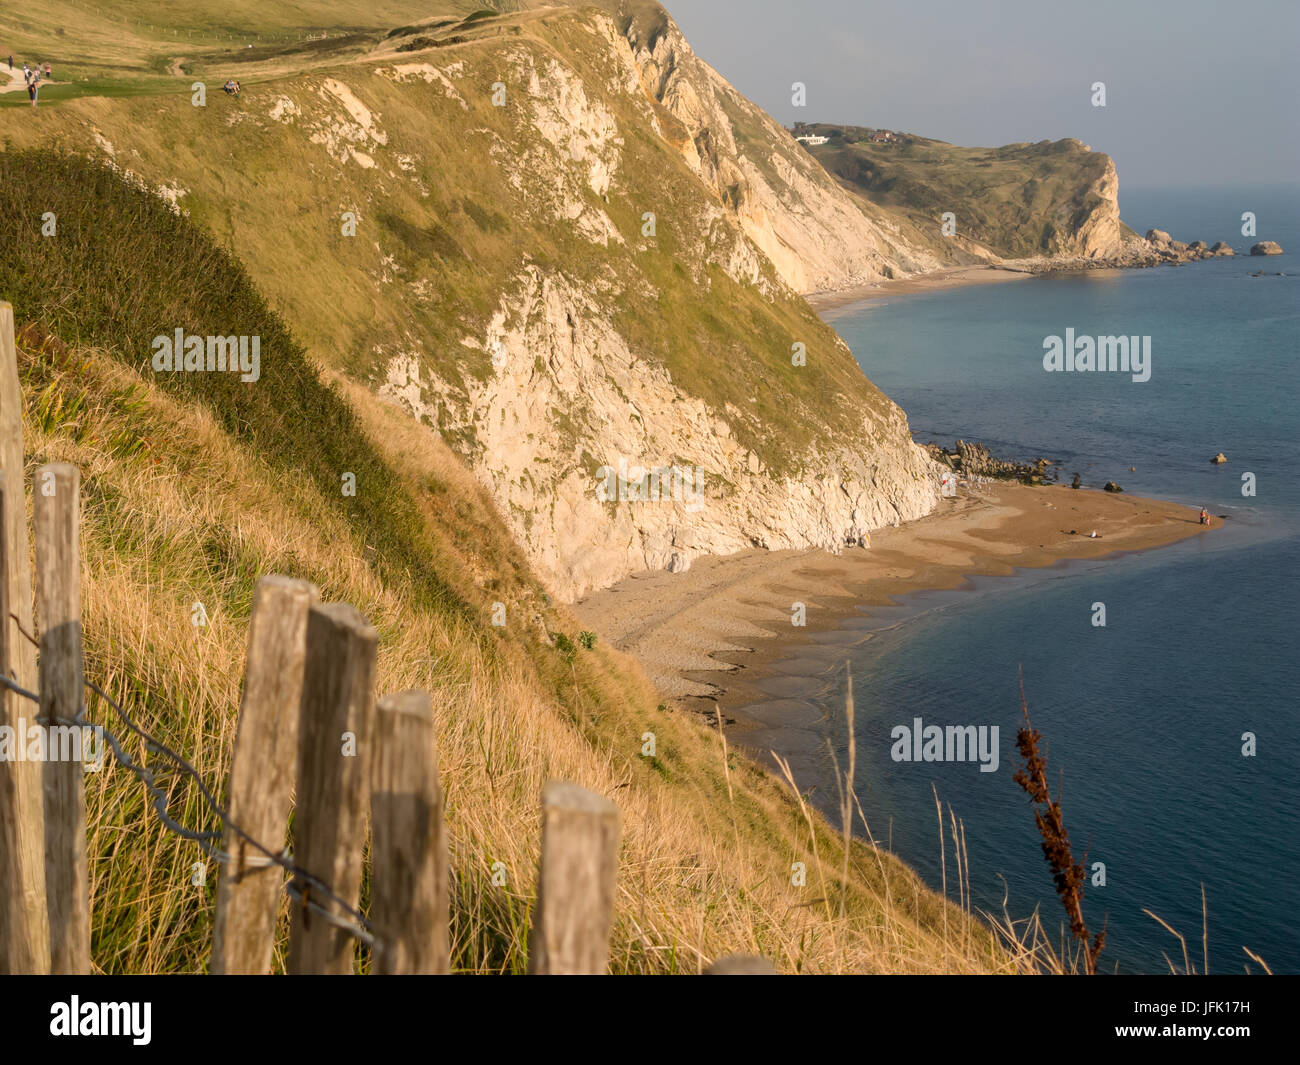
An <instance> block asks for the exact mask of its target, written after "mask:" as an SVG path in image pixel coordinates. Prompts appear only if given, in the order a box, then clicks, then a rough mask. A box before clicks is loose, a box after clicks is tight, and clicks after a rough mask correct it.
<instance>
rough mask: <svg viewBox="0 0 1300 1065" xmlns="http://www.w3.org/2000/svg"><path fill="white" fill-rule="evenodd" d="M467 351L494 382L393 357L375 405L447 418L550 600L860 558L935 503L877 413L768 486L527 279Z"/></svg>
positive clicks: (648, 373)
mask: <svg viewBox="0 0 1300 1065" xmlns="http://www.w3.org/2000/svg"><path fill="white" fill-rule="evenodd" d="M482 347H483V349H484V350H482V351H480V350H476V348H477V345H476V343H475V342H473V341H470V342H467V343H466V359H467V361H469V360H482V359H484V358H487V357H489V356H494V357H495V359H494V361H495V363H496V368H495V369H494V372H493V374H492V375H491V376H489V377H488V378H486V379H483V380H478V379H474V378H472V377H470V376H469V375H466V378H465V379H466V381H467V382H468V384H467V386H466V391H465V392H464V393H460V394H458V393H456V392H454V391H453V390H452V389H451V387H450V386H448V385H446V384H444V383H442V382H440V381H437V380H429V381H421V380H420V377H419V368H418V360H413V359H411V358H410V357H409V356H404V355H399V356H396V357H394V358H393V360H392V361H391V362H390V364H389V367H388V375H387V380H386V382H385V383H384V384H383V385H382V386H381V389H380V391H381V393H383V394H386V395H389V396H392V397H394V398H397V399H400V400H401V401H402V402H404V403H405V404H406V405H408V406H410V407H411V409H412V410H413V411H414V412H415V413H416V414H417V415H422V416H426V417H430V418H433V417H435V411H436V409H438V408H441V409H442V410H443V412H444V414H445V412H447V411H449V410H455V411H457V412H458V414H457V415H456V421H455V422H454V427H455V428H456V429H468V430H470V432H471V433H472V435H473V436H474V437H475V438H476V439H477V440H478V444H479V446H478V448H477V450H476V452H475V454H474V455H473V456H472V457H471V462H472V465H473V467H474V469H475V471H476V472H477V474H478V476H479V477H480V479H482V480H483V481H484V482H485V483H486V484H487V485H488V487H489V488H490V489H491V491H492V492H493V494H494V496H495V498H496V499H497V501H498V504H499V505H500V507H501V509H502V511H503V513H504V516H505V517H506V519H507V521H508V522H509V524H510V525H511V527H512V529H513V531H514V533H515V535H516V536H517V537H518V539H519V541H520V542H521V543H522V544H523V545H524V546H525V547H526V549H527V551H528V554H529V556H530V558H531V559H532V561H533V563H534V564H535V565H536V566H537V568H538V570H539V571H540V573H541V575H542V577H543V579H544V580H545V581H546V582H547V584H548V586H549V587H551V589H552V590H553V591H554V592H555V594H556V595H557V596H559V597H560V598H563V599H565V600H570V601H571V600H573V599H576V598H580V597H581V596H582V595H584V594H586V593H587V592H589V591H592V590H594V589H598V588H603V587H606V586H608V585H610V584H612V583H614V582H615V581H617V580H619V579H620V578H622V577H624V576H626V575H628V574H629V573H634V572H637V571H640V570H645V569H669V570H681V569H685V568H687V567H688V566H689V565H690V563H691V560H692V559H693V558H695V557H697V556H698V555H701V554H728V553H731V552H734V551H738V550H742V549H744V548H748V547H766V548H772V549H781V548H809V547H816V548H825V549H827V550H831V551H839V550H841V549H843V548H844V547H846V546H860V545H865V544H867V543H868V542H869V533H870V530H872V529H874V528H879V527H880V526H882V525H886V524H891V523H893V522H895V521H907V520H911V519H913V518H917V517H921V516H922V515H924V514H926V513H927V512H928V511H929V510H930V509H932V508H933V507H934V505H935V503H936V502H937V479H936V476H935V473H934V469H933V467H932V465H931V463H930V460H929V459H928V458H927V457H926V456H925V454H924V453H923V452H922V450H921V449H920V448H918V447H916V446H915V445H914V444H912V442H911V439H910V437H909V434H908V432H907V426H906V421H905V419H904V417H903V415H902V413H901V411H898V409H897V408H896V407H892V405H891V406H890V407H889V408H888V412H887V414H886V415H885V417H884V420H883V421H882V422H881V423H880V424H868V423H864V425H863V432H862V437H861V439H860V440H858V441H853V442H848V441H846V442H845V446H843V447H840V448H835V449H830V450H828V451H827V452H826V453H822V452H821V451H820V450H817V451H814V452H813V453H811V454H809V455H808V456H807V461H806V469H805V471H804V472H803V473H802V474H800V475H799V476H794V477H786V476H783V477H772V476H770V475H769V474H768V472H767V471H766V470H764V469H763V468H762V464H761V463H760V461H759V460H758V456H757V455H755V454H753V453H752V452H751V451H749V450H748V449H747V448H745V447H743V446H742V445H741V444H739V443H738V442H737V441H736V440H735V439H734V438H733V436H732V432H731V428H730V426H729V425H728V421H727V418H726V417H725V416H721V415H719V414H718V413H717V412H715V411H712V410H711V409H710V408H709V406H708V405H707V404H706V403H705V402H703V401H702V400H700V399H698V398H694V397H692V396H689V395H686V394H685V393H684V392H682V391H681V390H680V389H679V388H677V387H676V386H675V385H674V383H673V381H672V380H671V379H670V377H669V375H668V374H667V372H666V371H665V370H664V369H663V368H662V367H658V366H652V365H649V364H647V363H645V362H643V361H641V360H639V359H638V358H637V357H636V355H635V354H634V353H633V352H632V351H631V350H630V349H629V348H628V346H627V344H626V343H625V342H624V341H623V339H622V338H621V337H620V336H619V335H618V334H617V333H616V332H614V331H613V330H612V329H611V328H610V327H609V325H608V324H607V323H606V322H605V320H604V316H603V314H602V313H601V306H600V303H599V301H598V299H597V298H595V297H594V296H593V295H592V294H589V293H584V292H582V291H579V290H578V289H577V288H576V287H574V286H573V285H572V284H570V283H569V282H567V281H565V280H564V279H563V278H562V277H558V276H553V275H549V274H547V273H545V272H543V271H542V270H540V269H538V268H535V267H534V268H530V269H529V270H527V271H526V272H525V273H524V274H523V275H522V276H520V277H519V278H518V279H517V282H516V285H515V287H514V288H513V290H512V291H511V292H510V293H509V294H508V295H507V296H506V297H505V298H503V300H502V303H501V306H500V308H499V310H498V312H497V314H496V315H495V316H494V317H493V319H492V323H491V326H490V328H489V330H488V336H487V337H486V338H485V341H484V342H483V345H482ZM774 431H778V430H776V429H774ZM873 438H874V439H873ZM651 474H655V476H654V477H653V478H652V477H651V476H650V475H651ZM674 478H675V479H674ZM647 496H648V497H650V498H645V497H647Z"/></svg>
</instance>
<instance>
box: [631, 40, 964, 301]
mask: <svg viewBox="0 0 1300 1065" xmlns="http://www.w3.org/2000/svg"><path fill="white" fill-rule="evenodd" d="M628 36H629V43H630V45H631V47H632V49H633V56H634V58H635V61H636V63H637V66H638V67H639V68H640V70H641V73H642V80H643V84H644V85H645V88H646V91H647V92H648V93H650V94H651V95H652V96H653V97H654V99H656V100H657V101H658V102H659V103H661V104H662V105H663V107H664V108H665V109H667V111H668V112H670V113H671V114H672V116H673V117H674V118H676V119H677V120H678V121H679V122H680V123H681V125H682V127H683V128H684V129H685V131H686V137H685V139H684V140H683V141H681V142H680V144H679V145H678V147H679V150H680V151H681V153H682V155H683V157H684V158H685V159H686V161H687V163H688V164H689V165H690V166H691V167H692V168H693V169H694V170H695V171H696V172H697V173H698V174H699V176H700V178H701V180H702V181H704V182H705V184H706V185H707V186H708V187H709V188H710V189H711V190H712V191H713V193H714V194H715V195H716V196H718V197H719V198H720V199H721V200H722V201H723V202H724V203H726V204H727V206H728V207H729V209H730V210H731V211H732V212H733V213H734V215H735V217H736V219H737V221H738V222H739V223H740V226H741V228H742V229H743V231H744V233H745V235H746V236H747V237H748V238H749V239H750V240H751V241H752V242H753V244H754V245H755V246H756V247H757V248H758V249H759V250H761V251H762V252H763V254H764V255H766V256H767V258H768V259H769V260H771V262H772V265H773V266H774V267H775V268H776V271H777V274H778V275H779V276H780V277H781V279H782V280H783V281H785V283H786V284H787V285H789V286H790V287H791V288H793V289H794V290H795V291H796V292H804V293H807V292H814V291H822V290H830V289H840V288H846V287H849V286H852V285H858V284H864V283H868V282H872V281H878V280H880V279H881V278H886V277H895V276H902V275H905V274H909V273H916V272H920V271H925V270H935V269H939V268H940V267H941V266H942V265H943V263H942V262H941V261H940V260H939V259H938V258H937V257H935V256H934V255H933V254H932V253H930V252H928V251H926V250H925V249H924V248H921V247H917V246H913V245H911V244H909V243H908V242H907V241H905V240H904V239H902V238H901V237H900V236H899V234H898V232H897V228H896V227H887V226H885V225H882V224H880V223H878V222H877V221H875V220H873V219H872V218H869V217H868V216H867V215H866V214H865V213H864V212H863V210H862V209H861V208H860V207H859V206H858V204H857V202H856V201H855V200H854V199H853V197H852V196H851V195H850V194H849V193H848V192H846V191H845V190H844V189H843V188H842V187H841V186H840V185H839V184H838V183H837V182H836V181H835V180H834V179H832V178H831V177H830V176H829V175H828V174H827V173H826V172H825V171H824V170H823V169H822V167H821V165H820V164H819V163H817V161H816V160H814V159H813V158H812V157H811V156H809V155H808V154H807V153H806V152H805V151H804V149H803V148H801V147H800V146H799V145H798V144H797V143H796V142H795V141H794V140H793V139H792V138H791V136H790V134H789V133H787V132H786V131H785V130H784V129H783V128H782V127H781V125H780V124H779V123H777V122H776V120H775V119H773V118H772V117H771V116H770V115H768V114H767V113H766V112H764V111H763V110H762V109H761V108H759V107H756V106H755V105H754V104H752V103H751V102H750V101H749V100H747V99H745V97H743V96H741V95H740V93H738V92H736V90H735V89H734V88H732V87H731V85H730V84H729V83H728V82H727V81H726V80H725V79H724V78H723V77H722V76H721V75H720V74H719V73H718V72H717V71H715V70H714V69H713V68H712V67H710V66H709V65H708V64H707V63H705V62H704V61H703V60H701V59H700V58H699V57H698V56H696V55H695V53H694V52H693V51H691V47H690V45H689V44H688V43H687V42H686V39H685V38H684V37H683V36H682V34H681V32H680V31H679V30H678V29H677V26H676V24H674V23H673V22H672V21H671V20H669V21H668V24H667V28H666V29H665V30H663V32H661V33H658V34H656V35H653V36H652V37H651V38H650V39H642V37H641V35H640V33H639V32H638V30H637V28H636V26H635V24H634V25H633V26H631V27H629V30H628ZM742 129H744V130H747V131H748V132H749V136H748V137H745V136H744V135H743V134H742V133H741V130H742ZM746 142H748V143H752V144H753V145H754V147H752V148H751V147H748V146H747V145H746Z"/></svg>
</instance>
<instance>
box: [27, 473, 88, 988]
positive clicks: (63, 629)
mask: <svg viewBox="0 0 1300 1065" xmlns="http://www.w3.org/2000/svg"><path fill="white" fill-rule="evenodd" d="M80 493H81V476H80V474H79V473H78V472H77V468H76V467H75V466H69V465H68V464H67V463H63V462H54V463H50V464H49V465H47V466H42V467H41V468H40V469H39V470H37V471H36V485H35V494H34V497H33V498H34V502H35V510H36V597H37V604H38V608H39V610H40V616H41V637H40V640H41V647H40V665H39V678H40V679H39V684H40V696H41V721H42V722H43V723H44V725H45V752H44V753H45V762H44V765H43V767H42V768H43V776H44V781H45V892H46V898H47V900H48V906H49V922H50V971H51V972H53V973H59V974H70V975H82V974H85V973H89V972H90V877H89V875H88V873H87V869H86V784H85V769H84V768H83V766H82V755H83V751H82V739H83V736H84V731H83V729H82V727H81V726H80V725H74V724H73V723H72V722H73V721H74V720H75V719H76V718H78V717H79V716H80V715H81V708H82V705H83V703H84V701H85V693H84V690H83V681H82V672H81V670H82V664H81V552H80V549H79V543H78V540H79V537H78V525H79V518H80V513H81V505H80Z"/></svg>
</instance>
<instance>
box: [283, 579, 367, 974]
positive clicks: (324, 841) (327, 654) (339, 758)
mask: <svg viewBox="0 0 1300 1065" xmlns="http://www.w3.org/2000/svg"><path fill="white" fill-rule="evenodd" d="M377 643H378V634H377V633H376V632H375V630H374V629H373V628H372V627H371V626H370V625H369V624H368V623H367V622H366V620H365V618H363V617H362V616H361V615H360V614H359V613H357V611H356V610H355V609H353V608H352V607H350V606H348V605H347V604H346V603H329V604H327V605H320V604H315V605H313V606H312V607H311V610H310V611H309V613H308V616H307V663H306V670H305V674H304V677H303V692H302V716H301V718H300V719H299V723H298V806H297V814H296V816H295V819H294V861H295V863H296V864H298V865H299V866H301V867H302V868H304V869H306V870H307V871H308V872H310V873H311V874H313V875H314V876H317V877H319V878H320V879H321V880H322V881H324V882H325V883H326V884H327V885H328V886H329V888H330V890H331V891H332V892H333V893H334V894H335V895H337V896H339V898H341V899H343V900H344V901H345V902H346V903H347V905H348V906H350V907H352V908H353V909H355V908H356V905H357V901H358V896H359V894H360V891H361V850H362V845H363V843H364V838H363V837H364V834H365V817H366V797H367V787H368V784H369V781H368V776H369V773H368V771H367V764H368V762H369V760H370V759H369V751H368V747H367V745H368V744H369V742H370V732H371V724H372V718H373V717H374V706H375V690H374V689H375V651H376V646H377ZM304 890H308V889H307V888H306V887H304ZM313 901H314V902H316V903H317V904H318V905H320V906H322V907H325V908H326V909H330V910H333V911H334V912H335V913H336V915H339V916H343V915H341V914H338V913H337V911H338V907H337V905H336V904H334V903H332V902H331V901H330V900H328V899H326V898H325V897H324V896H323V895H320V894H319V893H317V894H316V895H315V896H314V898H313ZM354 958H355V949H354V944H353V941H352V938H351V937H350V936H349V935H348V934H347V933H346V932H345V931H343V930H342V929H339V928H335V927H333V926H332V925H330V924H329V923H327V922H326V921H324V920H322V919H321V917H320V915H319V914H312V913H310V912H309V911H308V910H307V908H306V907H305V906H301V905H300V906H296V907H294V911H293V920H292V924H291V927H290V934H289V962H288V969H289V972H291V973H325V974H347V973H351V972H352V971H353V960H354Z"/></svg>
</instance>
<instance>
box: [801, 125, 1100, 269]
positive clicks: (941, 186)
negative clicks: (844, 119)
mask: <svg viewBox="0 0 1300 1065" xmlns="http://www.w3.org/2000/svg"><path fill="white" fill-rule="evenodd" d="M798 132H799V133H800V134H804V133H811V134H820V135H821V136H824V137H828V138H829V141H828V143H826V144H824V145H814V146H811V147H809V149H808V150H809V151H810V152H811V153H812V154H813V156H814V157H815V158H816V159H817V160H818V161H819V162H820V163H821V164H822V165H823V166H824V167H826V169H827V170H829V171H830V172H831V173H832V174H834V175H835V176H836V177H837V178H839V179H840V181H841V182H843V183H844V185H846V186H847V187H848V188H850V189H852V190H853V191H855V192H857V193H860V194H861V195H862V196H864V197H866V198H867V199H869V200H870V201H872V202H873V203H876V204H880V205H882V206H885V207H888V208H891V209H893V210H895V211H898V212H899V213H901V214H903V215H905V216H906V217H908V218H910V219H911V220H912V221H914V222H915V223H916V225H917V226H918V227H919V228H921V229H923V230H927V231H929V232H931V233H932V234H934V233H938V230H939V225H940V221H939V219H940V216H941V215H942V213H943V212H945V211H952V212H954V213H956V214H957V215H958V235H959V236H960V237H962V238H967V239H971V240H974V241H977V242H978V243H979V244H982V245H983V246H984V247H986V248H988V249H989V250H991V251H993V252H995V253H997V254H998V255H1001V256H1003V257H1006V258H1024V257H1031V256H1035V255H1055V254H1059V253H1061V252H1062V251H1063V250H1065V246H1066V243H1067V242H1068V240H1069V238H1070V236H1071V235H1072V234H1074V233H1075V232H1076V231H1077V230H1078V229H1079V228H1080V227H1081V226H1082V225H1083V224H1084V223H1085V222H1086V221H1087V220H1088V218H1089V217H1090V216H1091V214H1092V212H1093V211H1094V210H1096V209H1097V208H1098V207H1099V206H1100V205H1101V202H1102V201H1101V198H1100V197H1099V196H1098V195H1097V194H1096V192H1095V190H1094V186H1095V185H1096V184H1097V183H1098V182H1100V181H1101V180H1102V179H1103V177H1104V176H1105V173H1106V169H1107V167H1108V166H1109V165H1110V159H1109V157H1108V156H1106V155H1104V154H1102V153H1100V152H1092V151H1089V150H1087V148H1086V147H1085V146H1084V145H1082V144H1080V143H1079V142H1078V141H1076V140H1069V139H1067V140H1060V141H1054V142H1049V141H1040V142H1039V143H1037V144H1008V145H1005V146H1004V147H1001V148H963V147H959V146H957V145H954V144H947V143H945V142H943V141H936V140H930V139H927V138H925V137H918V136H913V135H911V134H904V135H903V136H902V138H901V140H899V141H895V142H886V143H875V142H872V141H870V140H869V139H868V138H869V137H870V135H871V134H872V133H873V132H875V131H874V130H869V129H865V128H863V127H859V126H836V125H828V124H822V123H813V124H809V125H807V126H803V127H800V129H799V130H798Z"/></svg>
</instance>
